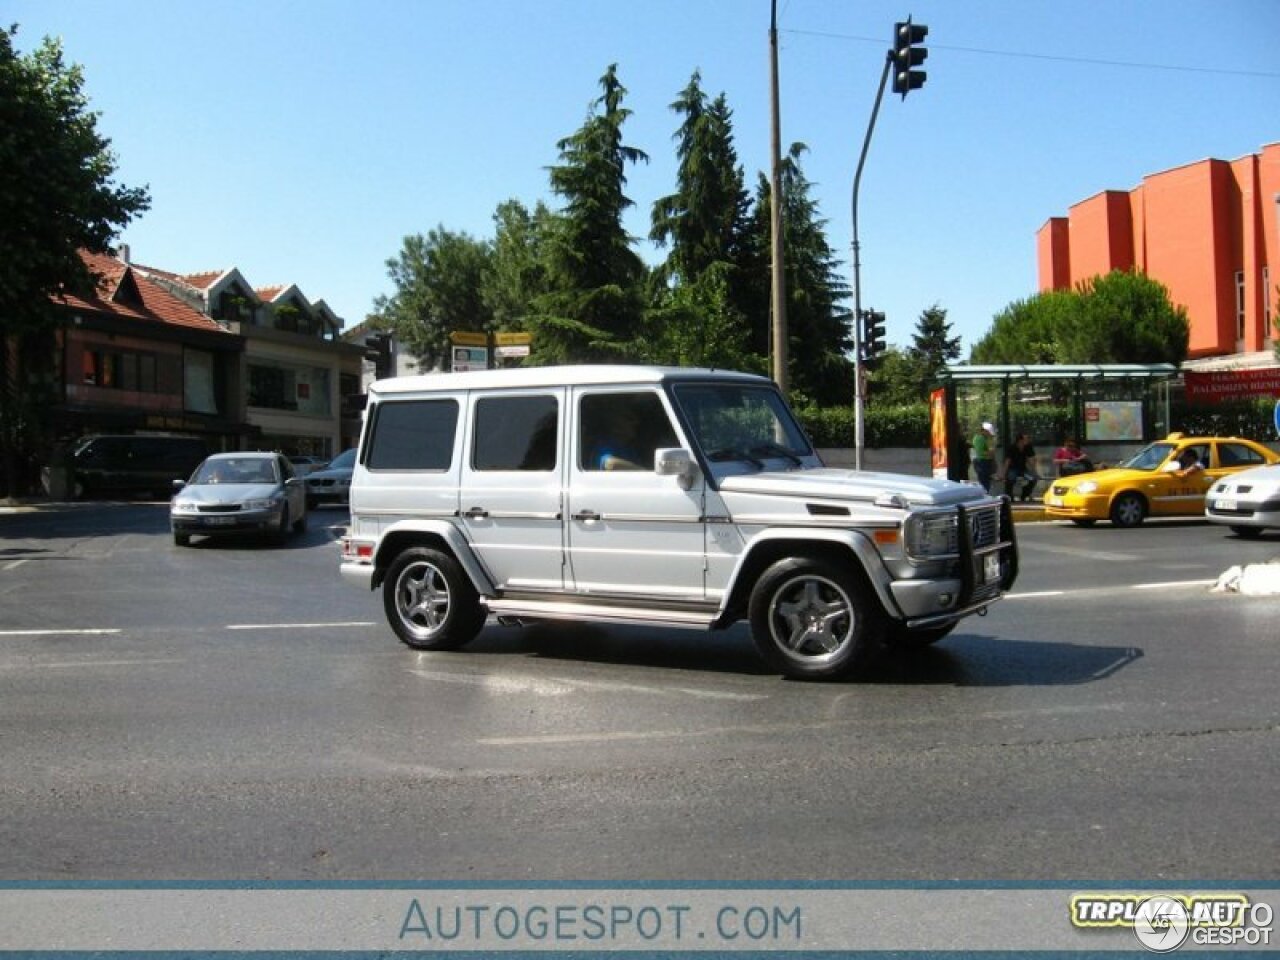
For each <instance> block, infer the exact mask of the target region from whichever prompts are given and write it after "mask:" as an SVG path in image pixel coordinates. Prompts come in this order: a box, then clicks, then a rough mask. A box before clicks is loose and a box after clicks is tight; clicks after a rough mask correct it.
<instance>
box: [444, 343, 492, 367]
mask: <svg viewBox="0 0 1280 960" xmlns="http://www.w3.org/2000/svg"><path fill="white" fill-rule="evenodd" d="M451 369H452V370H453V372H454V373H462V372H463V371H466V370H488V369H489V348H488V347H454V348H453V364H452V366H451Z"/></svg>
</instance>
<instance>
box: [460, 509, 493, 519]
mask: <svg viewBox="0 0 1280 960" xmlns="http://www.w3.org/2000/svg"><path fill="white" fill-rule="evenodd" d="M463 516H464V517H466V518H467V519H468V520H484V519H485V518H486V517H488V516H489V511H488V510H486V509H485V508H484V507H472V508H471V509H470V510H468V511H467V512H466V513H464V514H463Z"/></svg>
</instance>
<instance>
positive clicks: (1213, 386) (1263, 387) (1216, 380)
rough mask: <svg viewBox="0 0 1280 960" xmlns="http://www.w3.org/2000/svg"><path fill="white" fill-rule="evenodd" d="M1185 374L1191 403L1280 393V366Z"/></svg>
mask: <svg viewBox="0 0 1280 960" xmlns="http://www.w3.org/2000/svg"><path fill="white" fill-rule="evenodd" d="M1182 376H1183V379H1184V381H1185V382H1186V385H1187V400H1188V401H1190V402H1192V403H1219V402H1221V401H1223V400H1239V399H1242V398H1245V397H1275V396H1280V367H1268V368H1266V369H1264V370H1211V371H1193V370H1188V371H1187V372H1185V373H1184V374H1183V375H1182Z"/></svg>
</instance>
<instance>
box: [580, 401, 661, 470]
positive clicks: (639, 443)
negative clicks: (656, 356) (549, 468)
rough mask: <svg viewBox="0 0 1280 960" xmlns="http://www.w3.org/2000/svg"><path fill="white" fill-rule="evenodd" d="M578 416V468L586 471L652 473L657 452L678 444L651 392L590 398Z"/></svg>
mask: <svg viewBox="0 0 1280 960" xmlns="http://www.w3.org/2000/svg"><path fill="white" fill-rule="evenodd" d="M578 414H579V417H578V425H579V427H578V429H579V433H578V457H579V463H578V465H579V466H580V467H581V468H582V469H583V470H652V469H653V454H654V451H655V450H658V449H660V448H662V447H674V446H676V445H677V444H678V443H679V441H678V440H677V439H676V433H675V430H673V429H672V427H671V420H670V419H669V418H668V417H667V411H666V409H665V408H664V407H663V406H662V401H661V400H660V399H658V395H657V394H656V393H653V392H652V391H645V392H642V393H594V394H588V395H587V396H584V397H583V398H582V400H581V402H580V404H579V407H578Z"/></svg>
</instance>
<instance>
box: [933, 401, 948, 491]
mask: <svg viewBox="0 0 1280 960" xmlns="http://www.w3.org/2000/svg"><path fill="white" fill-rule="evenodd" d="M929 451H930V456H929V460H930V463H931V464H932V466H933V475H934V476H935V477H937V478H939V479H942V480H945V479H947V391H946V389H945V388H943V387H939V388H938V389H937V390H934V391H933V392H932V393H930V394H929Z"/></svg>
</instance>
